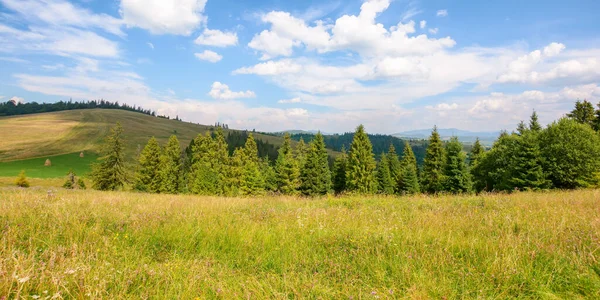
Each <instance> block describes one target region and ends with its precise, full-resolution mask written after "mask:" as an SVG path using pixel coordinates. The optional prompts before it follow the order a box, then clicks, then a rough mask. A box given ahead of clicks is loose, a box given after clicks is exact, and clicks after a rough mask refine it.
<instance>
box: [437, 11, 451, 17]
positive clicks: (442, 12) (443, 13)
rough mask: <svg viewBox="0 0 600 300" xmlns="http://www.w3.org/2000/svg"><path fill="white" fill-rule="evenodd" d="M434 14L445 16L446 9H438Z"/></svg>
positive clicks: (446, 13)
mask: <svg viewBox="0 0 600 300" xmlns="http://www.w3.org/2000/svg"><path fill="white" fill-rule="evenodd" d="M435 15H436V16H438V17H445V16H447V15H448V11H447V10H445V9H440V10H438V11H437V13H436V14H435Z"/></svg>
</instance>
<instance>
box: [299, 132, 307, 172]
mask: <svg viewBox="0 0 600 300" xmlns="http://www.w3.org/2000/svg"><path fill="white" fill-rule="evenodd" d="M308 150H309V147H308V146H307V145H306V143H305V142H304V139H303V138H300V141H298V144H297V145H296V161H297V162H298V168H299V169H302V166H303V165H304V160H305V159H306V155H307V154H308Z"/></svg>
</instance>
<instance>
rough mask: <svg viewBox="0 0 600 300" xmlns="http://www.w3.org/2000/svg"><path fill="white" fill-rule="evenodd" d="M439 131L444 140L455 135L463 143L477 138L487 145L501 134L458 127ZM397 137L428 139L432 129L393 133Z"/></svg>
mask: <svg viewBox="0 0 600 300" xmlns="http://www.w3.org/2000/svg"><path fill="white" fill-rule="evenodd" d="M438 132H439V133H440V136H441V137H442V139H443V140H448V139H450V138H451V137H453V136H456V137H458V140H460V141H461V142H463V143H473V142H475V140H476V139H477V138H479V140H480V141H481V143H483V144H485V145H491V144H492V143H494V141H495V140H496V139H497V138H498V136H500V132H499V131H493V132H474V131H467V130H460V129H456V128H444V129H442V128H438ZM392 135H393V136H395V137H399V138H409V139H427V138H429V136H430V135H431V129H420V130H410V131H404V132H399V133H395V134H392Z"/></svg>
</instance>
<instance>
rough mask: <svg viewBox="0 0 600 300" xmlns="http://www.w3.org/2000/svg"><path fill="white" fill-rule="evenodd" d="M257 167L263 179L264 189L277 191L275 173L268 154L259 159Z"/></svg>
mask: <svg viewBox="0 0 600 300" xmlns="http://www.w3.org/2000/svg"><path fill="white" fill-rule="evenodd" d="M259 167H260V173H261V174H262V177H263V178H264V181H265V190H266V191H267V192H275V191H277V173H276V172H275V168H274V167H273V166H272V165H271V161H270V160H269V157H268V156H267V157H264V158H261V159H260V161H259Z"/></svg>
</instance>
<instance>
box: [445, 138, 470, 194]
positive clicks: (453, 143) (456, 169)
mask: <svg viewBox="0 0 600 300" xmlns="http://www.w3.org/2000/svg"><path fill="white" fill-rule="evenodd" d="M462 148H463V145H462V144H461V143H460V142H459V141H458V138H457V137H452V138H451V139H450V142H449V143H448V144H446V151H445V152H446V163H445V164H444V190H445V191H447V192H451V193H453V194H459V193H466V192H468V191H469V190H470V189H471V179H470V174H469V171H468V170H467V164H466V162H465V160H466V157H465V154H464V153H463V152H462Z"/></svg>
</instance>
